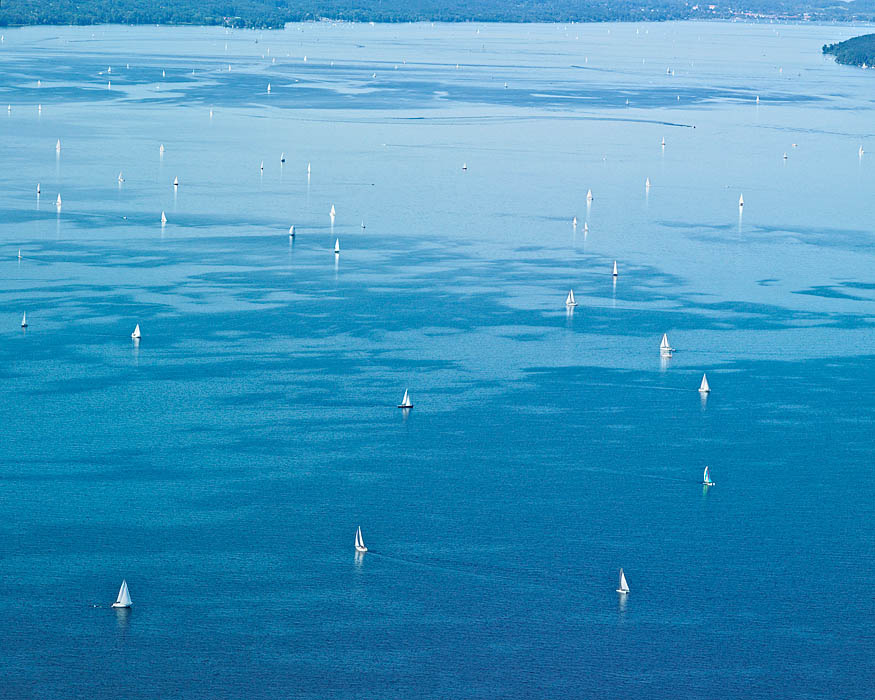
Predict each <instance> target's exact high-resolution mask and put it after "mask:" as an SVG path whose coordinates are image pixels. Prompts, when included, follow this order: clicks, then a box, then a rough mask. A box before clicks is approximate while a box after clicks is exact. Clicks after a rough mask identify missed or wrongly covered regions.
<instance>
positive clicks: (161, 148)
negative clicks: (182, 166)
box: [158, 143, 164, 155]
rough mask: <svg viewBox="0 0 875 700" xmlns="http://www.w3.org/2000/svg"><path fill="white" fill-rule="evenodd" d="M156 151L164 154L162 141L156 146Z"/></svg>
mask: <svg viewBox="0 0 875 700" xmlns="http://www.w3.org/2000/svg"><path fill="white" fill-rule="evenodd" d="M158 153H160V154H161V155H164V144H163V143H162V144H161V145H160V146H158Z"/></svg>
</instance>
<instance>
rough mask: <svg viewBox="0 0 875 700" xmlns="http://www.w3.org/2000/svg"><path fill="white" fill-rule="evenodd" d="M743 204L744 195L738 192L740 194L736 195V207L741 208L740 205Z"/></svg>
mask: <svg viewBox="0 0 875 700" xmlns="http://www.w3.org/2000/svg"><path fill="white" fill-rule="evenodd" d="M743 206H744V195H743V194H740V195H738V208H739V209H741V207H743Z"/></svg>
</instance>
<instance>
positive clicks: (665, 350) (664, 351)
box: [659, 333, 674, 357]
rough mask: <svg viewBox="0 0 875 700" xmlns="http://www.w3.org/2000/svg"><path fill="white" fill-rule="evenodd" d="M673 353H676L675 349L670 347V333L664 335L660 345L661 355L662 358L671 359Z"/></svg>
mask: <svg viewBox="0 0 875 700" xmlns="http://www.w3.org/2000/svg"><path fill="white" fill-rule="evenodd" d="M672 352H674V348H673V347H672V346H671V345H669V342H668V333H663V334H662V341H660V343H659V354H660V355H661V356H662V357H671V354H672Z"/></svg>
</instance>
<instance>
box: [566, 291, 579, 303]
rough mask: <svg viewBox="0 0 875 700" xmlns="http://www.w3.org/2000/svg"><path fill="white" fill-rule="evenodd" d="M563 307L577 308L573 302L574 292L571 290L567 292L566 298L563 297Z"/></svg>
mask: <svg viewBox="0 0 875 700" xmlns="http://www.w3.org/2000/svg"><path fill="white" fill-rule="evenodd" d="M565 306H568V307H571V306H577V302H576V301H574V290H573V289H569V290H568V296H567V297H565Z"/></svg>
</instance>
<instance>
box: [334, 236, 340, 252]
mask: <svg viewBox="0 0 875 700" xmlns="http://www.w3.org/2000/svg"><path fill="white" fill-rule="evenodd" d="M334 252H335V253H336V254H338V255H339V254H340V239H339V238H337V239H336V240H335V241H334Z"/></svg>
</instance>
